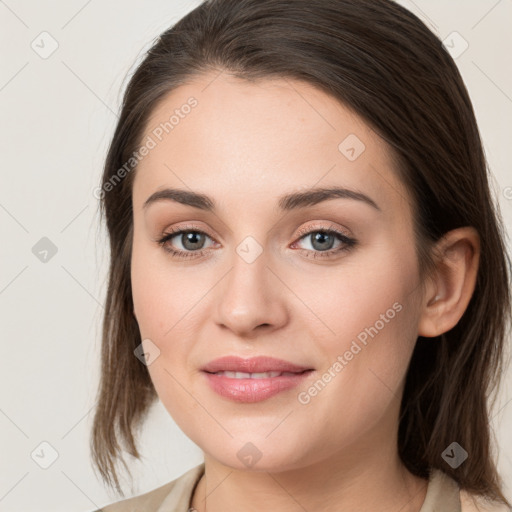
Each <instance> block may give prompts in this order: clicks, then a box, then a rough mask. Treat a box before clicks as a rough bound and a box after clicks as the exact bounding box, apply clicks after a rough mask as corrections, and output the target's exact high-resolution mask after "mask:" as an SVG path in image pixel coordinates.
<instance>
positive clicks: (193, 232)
mask: <svg viewBox="0 0 512 512" xmlns="http://www.w3.org/2000/svg"><path fill="white" fill-rule="evenodd" d="M206 238H210V239H211V237H210V236H209V235H208V234H207V233H205V232H204V231H201V230H199V229H195V228H188V227H185V228H182V229H179V230H174V231H171V232H169V233H165V234H164V236H163V237H162V238H161V239H160V240H157V242H158V244H160V245H161V246H162V247H163V249H164V250H165V251H167V252H169V253H170V254H171V255H172V256H173V257H176V258H190V257H199V256H202V255H203V254H204V253H206V252H207V249H205V248H204V247H203V246H204V243H205V240H206ZM173 239H176V241H177V242H178V244H180V245H181V246H182V249H180V248H178V249H176V248H174V247H173V244H172V243H171V242H172V240H173ZM175 243H176V242H175Z"/></svg>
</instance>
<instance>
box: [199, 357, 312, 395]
mask: <svg viewBox="0 0 512 512" xmlns="http://www.w3.org/2000/svg"><path fill="white" fill-rule="evenodd" d="M201 370H202V372H203V374H204V375H205V377H206V379H207V381H208V384H209V386H210V388H211V389H212V390H213V391H214V392H215V393H217V394H218V395H220V396H222V397H223V398H227V399H229V400H231V401H235V402H242V403H254V402H261V401H263V400H266V399H268V398H271V397H272V396H275V395H277V394H279V393H282V392H284V391H288V390H290V389H292V388H294V387H296V386H298V385H299V384H300V383H301V382H302V381H303V380H304V379H305V378H307V377H308V376H309V375H310V374H311V373H312V372H314V369H313V368H308V367H305V366H300V365H297V364H294V363H291V362H289V361H284V360H282V359H275V358H271V357H267V356H264V357H253V358H250V359H243V358H240V357H237V356H227V357H223V358H220V359H215V360H214V361H211V362H210V363H208V364H207V365H206V366H204V367H203V368H202V369H201Z"/></svg>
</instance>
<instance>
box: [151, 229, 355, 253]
mask: <svg viewBox="0 0 512 512" xmlns="http://www.w3.org/2000/svg"><path fill="white" fill-rule="evenodd" d="M183 233H197V234H200V235H206V236H207V237H209V238H212V237H211V236H210V235H208V233H205V232H204V231H201V230H200V229H197V228H195V227H193V226H186V227H184V228H181V229H178V230H175V231H170V232H168V233H165V234H164V236H163V237H162V238H160V239H159V240H157V243H158V244H159V245H160V246H162V248H163V249H164V251H166V252H168V253H170V255H171V257H173V258H181V259H187V258H200V257H201V256H203V255H204V254H206V253H207V252H208V250H209V249H201V250H199V251H181V250H176V249H172V248H171V247H170V246H168V245H166V244H167V242H168V241H169V240H171V239H172V238H174V237H175V236H177V235H181V234H183ZM313 233H323V234H326V235H336V237H337V239H338V240H339V241H341V242H342V243H343V244H344V245H342V246H341V247H338V248H337V249H330V250H328V251H314V250H313V251H312V250H309V249H299V251H305V252H306V253H313V256H307V257H308V258H313V259H318V258H331V257H334V255H336V254H339V253H343V252H346V251H349V250H350V249H352V248H353V247H354V246H355V245H356V244H357V240H355V239H354V238H350V237H348V236H347V235H345V234H343V233H341V232H340V231H338V230H336V229H332V228H328V229H327V228H325V227H319V228H316V229H309V230H308V229H307V228H305V229H303V230H300V231H299V233H298V235H299V238H298V239H297V241H299V240H302V239H303V238H305V237H307V236H308V235H311V234H313ZM295 243H296V242H294V244H295Z"/></svg>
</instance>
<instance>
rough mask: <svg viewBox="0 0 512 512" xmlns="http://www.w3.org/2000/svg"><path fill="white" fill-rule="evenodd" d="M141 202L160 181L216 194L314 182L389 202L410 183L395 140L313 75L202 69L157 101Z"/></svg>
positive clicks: (137, 194) (140, 171) (258, 193)
mask: <svg viewBox="0 0 512 512" xmlns="http://www.w3.org/2000/svg"><path fill="white" fill-rule="evenodd" d="M149 140H151V141H152V142H151V144H148V146H149V145H151V146H152V149H151V150H150V151H149V152H148V154H147V155H146V156H145V157H144V158H143V159H142V160H141V161H140V163H139V165H138V167H137V171H136V177H135V182H134V205H135V203H137V204H136V206H138V207H141V205H142V203H143V201H144V200H145V198H146V197H147V196H148V195H149V194H151V193H152V192H154V191H155V190H157V189H159V188H164V187H165V186H174V187H180V188H191V189H193V190H195V191H200V192H205V193H208V195H212V196H214V197H219V198H221V197H224V196H226V195H229V193H230V191H233V193H239V192H245V195H246V196H247V191H250V195H251V197H253V198H255V199H259V200H268V199H269V197H270V196H271V195H275V197H277V196H280V195H282V193H285V192H290V191H296V190H301V189H305V188H311V187H313V186H323V187H329V186H346V187H350V188H352V189H358V190H361V191H365V193H368V194H374V195H377V196H378V197H379V198H380V199H379V202H380V204H382V205H383V207H384V208H385V209H389V208H391V206H392V204H391V203H393V201H395V202H396V200H397V199H400V197H401V198H404V197H405V196H406V191H405V190H404V188H403V186H402V184H401V183H400V182H399V180H398V178H397V176H396V172H395V169H394V161H393V158H392V156H393V155H392V153H391V150H390V148H389V147H388V146H387V144H386V143H385V142H384V141H383V140H382V139H381V138H380V137H379V136H378V135H377V134H376V133H375V132H374V131H373V130H372V129H371V128H370V126H368V125H367V123H365V122H364V121H363V120H362V119H361V118H360V117H359V116H358V115H357V114H355V113H354V112H353V111H352V110H350V109H349V108H347V107H346V106H345V105H343V104H342V103H341V102H339V101H338V100H337V99H335V98H334V97H332V96H330V95H328V94H326V93H324V92H322V91H321V90H319V89H317V88H315V87H313V86H312V85H311V84H308V83H305V82H302V81H297V80H291V79H288V78H279V79H262V80H259V81H257V82H249V81H247V80H242V79H239V78H235V77H233V76H231V75H229V74H227V73H221V74H219V73H218V72H216V73H209V74H204V75H199V76H196V77H194V79H193V80H191V81H190V82H189V83H187V84H185V85H181V86H179V87H178V88H176V89H174V90H173V91H171V92H170V93H168V94H167V95H166V96H165V97H164V98H163V99H162V100H161V101H160V102H159V104H158V105H157V106H156V107H155V108H154V109H153V111H152V113H151V115H150V116H149V118H148V121H147V123H146V128H145V132H144V136H143V138H142V143H145V142H147V141H149Z"/></svg>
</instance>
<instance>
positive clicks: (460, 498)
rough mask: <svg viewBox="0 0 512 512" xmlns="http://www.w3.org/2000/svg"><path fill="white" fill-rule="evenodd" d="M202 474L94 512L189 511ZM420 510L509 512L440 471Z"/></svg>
mask: <svg viewBox="0 0 512 512" xmlns="http://www.w3.org/2000/svg"><path fill="white" fill-rule="evenodd" d="M203 473H204V462H203V463H202V464H199V466H196V467H195V468H192V469H191V470H189V471H187V472H186V473H184V474H183V475H181V476H180V477H179V478H177V479H176V480H173V481H172V482H168V483H167V484H165V485H162V486H161V487H157V488H156V489H153V490H152V491H149V492H147V493H145V494H141V495H140V496H135V497H134V498H127V499H124V500H122V501H118V502H116V503H112V504H111V505H107V506H105V507H103V508H101V509H98V510H95V511H94V512H189V511H190V510H191V509H190V506H191V505H190V502H191V499H192V495H193V493H194V489H195V486H196V485H197V483H198V482H199V480H200V478H201V476H202V475H203ZM419 512H510V509H508V508H507V507H506V506H505V505H498V504H491V503H488V502H484V501H483V500H482V499H480V498H474V499H473V498H472V496H471V495H469V494H468V493H466V492H465V491H460V490H459V486H458V485H457V483H456V482H455V481H454V480H453V479H452V478H450V477H449V476H448V475H446V474H445V473H443V472H442V471H440V470H437V469H436V470H434V471H433V472H432V474H431V476H430V479H429V483H428V487H427V494H426V496H425V501H424V503H423V505H422V507H421V510H420V511H419Z"/></svg>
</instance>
